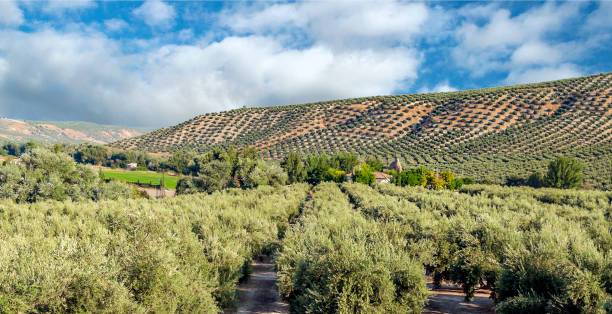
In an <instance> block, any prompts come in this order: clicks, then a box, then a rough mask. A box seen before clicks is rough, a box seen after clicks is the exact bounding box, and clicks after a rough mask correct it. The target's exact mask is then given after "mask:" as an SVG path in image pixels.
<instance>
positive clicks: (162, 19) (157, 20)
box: [133, 0, 176, 27]
mask: <svg viewBox="0 0 612 314" xmlns="http://www.w3.org/2000/svg"><path fill="white" fill-rule="evenodd" d="M133 13H134V14H135V15H136V16H138V17H140V18H141V19H143V20H144V21H145V23H147V25H149V26H151V27H168V26H170V25H172V23H173V22H174V18H175V17H176V12H175V11H174V7H173V6H172V5H169V4H167V3H165V2H163V1H161V0H147V1H145V2H144V3H143V4H142V5H141V6H140V7H138V8H136V9H134V11H133Z"/></svg>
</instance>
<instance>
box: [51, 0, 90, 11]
mask: <svg viewBox="0 0 612 314" xmlns="http://www.w3.org/2000/svg"><path fill="white" fill-rule="evenodd" d="M96 6H97V4H96V2H95V1H94V0H49V1H48V2H47V3H46V5H45V6H44V7H43V11H44V12H46V13H52V14H61V13H63V12H64V11H66V10H80V9H90V8H94V7H96Z"/></svg>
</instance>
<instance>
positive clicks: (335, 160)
mask: <svg viewBox="0 0 612 314" xmlns="http://www.w3.org/2000/svg"><path fill="white" fill-rule="evenodd" d="M358 164H359V157H357V155H355V154H349V153H338V154H336V155H334V156H332V158H331V164H330V167H332V168H336V169H338V170H340V171H344V172H345V173H347V172H351V171H353V168H355V166H357V165H358Z"/></svg>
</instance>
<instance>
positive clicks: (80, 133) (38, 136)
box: [0, 117, 147, 144]
mask: <svg viewBox="0 0 612 314" xmlns="http://www.w3.org/2000/svg"><path fill="white" fill-rule="evenodd" d="M146 131H147V130H146V129H139V128H128V127H122V126H112V125H101V124H95V123H89V122H38V121H22V120H12V119H8V118H2V117H0V141H1V140H3V139H5V140H10V141H18V142H25V141H36V142H45V143H81V142H91V143H98V144H106V143H111V142H115V141H119V140H122V139H126V138H130V137H133V136H138V135H141V134H143V133H144V132H146Z"/></svg>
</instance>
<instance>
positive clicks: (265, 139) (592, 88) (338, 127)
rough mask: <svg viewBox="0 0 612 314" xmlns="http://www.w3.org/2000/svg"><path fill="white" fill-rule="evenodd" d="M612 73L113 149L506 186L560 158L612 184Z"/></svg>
mask: <svg viewBox="0 0 612 314" xmlns="http://www.w3.org/2000/svg"><path fill="white" fill-rule="evenodd" d="M611 95H612V73H606V74H599V75H593V76H587V77H582V78H576V79H567V80H560V81H554V82H545V83H538V84H527V85H517V86H509V87H500V88H489V89H480V90H471V91H463V92H451V93H435V94H423V95H395V96H378V97H366V98H356V99H345V100H336V101H327V102H319V103H310V104H302V105H291V106H277V107H261V108H244V109H238V110H232V111H227V112H221V113H211V114H206V115H201V116H198V117H195V118H194V119H191V120H189V121H186V122H184V123H181V124H179V125H176V126H173V127H169V128H165V129H159V130H156V131H154V132H151V133H149V134H146V135H142V136H138V137H135V138H130V139H126V140H122V141H119V142H116V143H113V144H112V146H113V147H115V148H121V149H138V150H144V151H149V152H174V151H176V150H196V151H210V150H211V149H213V148H214V147H218V146H223V147H228V146H232V145H233V146H235V147H238V148H242V147H246V146H253V147H255V148H257V150H258V151H260V152H261V153H262V154H263V156H264V157H265V158H269V159H280V158H283V157H284V156H285V155H286V154H287V153H288V152H289V151H292V150H294V151H299V152H301V153H303V154H318V153H321V152H327V153H335V152H355V153H357V154H359V155H360V156H375V157H378V158H382V159H383V160H385V161H387V162H389V161H391V159H392V158H394V157H396V156H397V157H399V158H400V160H401V161H402V162H403V163H404V164H407V165H408V166H415V165H423V166H427V167H429V168H432V169H440V170H441V169H451V170H453V171H454V172H456V173H458V174H459V175H465V176H471V177H475V178H477V179H491V180H493V181H495V182H502V181H503V180H504V179H505V178H506V177H507V176H508V175H519V176H526V175H529V174H530V173H532V172H534V171H541V170H544V169H545V168H546V166H547V164H548V162H549V161H550V160H552V159H553V158H555V157H557V156H558V155H565V156H571V157H576V158H578V159H580V160H581V161H582V162H583V163H584V165H585V169H584V171H585V179H586V180H585V181H586V182H588V183H590V184H592V185H594V186H595V187H598V188H608V189H609V188H610V187H611V186H612V183H611V182H610V181H611V180H612V104H611V103H612V97H610V96H611Z"/></svg>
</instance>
